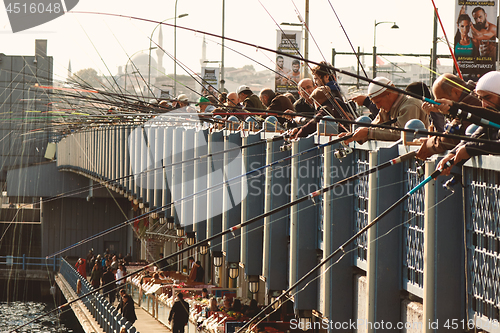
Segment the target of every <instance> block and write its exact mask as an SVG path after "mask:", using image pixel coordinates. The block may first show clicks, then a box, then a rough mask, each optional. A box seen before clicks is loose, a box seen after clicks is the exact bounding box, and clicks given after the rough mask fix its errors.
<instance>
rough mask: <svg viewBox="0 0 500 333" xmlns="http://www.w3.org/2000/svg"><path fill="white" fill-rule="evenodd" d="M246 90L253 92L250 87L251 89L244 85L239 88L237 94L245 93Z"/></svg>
mask: <svg viewBox="0 0 500 333" xmlns="http://www.w3.org/2000/svg"><path fill="white" fill-rule="evenodd" d="M246 90H250V91H252V89H250V87H249V86H245V85H242V86H239V87H238V89H237V90H236V93H237V94H240V93H242V92H244V91H246Z"/></svg>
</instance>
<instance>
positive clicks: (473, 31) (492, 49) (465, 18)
mask: <svg viewBox="0 0 500 333" xmlns="http://www.w3.org/2000/svg"><path fill="white" fill-rule="evenodd" d="M497 13H498V6H497V0H494V1H469V0H457V6H456V10H455V18H456V20H455V23H456V25H455V40H454V45H455V50H454V53H455V57H456V59H457V62H458V67H459V68H460V71H461V72H462V75H463V77H464V80H466V81H467V80H473V81H477V80H478V79H479V78H480V77H481V76H482V75H483V74H484V73H487V72H490V71H494V70H496V66H495V63H496V59H497V45H498V40H497V26H496V24H497Z"/></svg>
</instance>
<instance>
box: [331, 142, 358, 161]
mask: <svg viewBox="0 0 500 333" xmlns="http://www.w3.org/2000/svg"><path fill="white" fill-rule="evenodd" d="M342 145H343V146H344V147H342V148H339V149H336V150H335V152H334V153H333V156H335V157H336V158H338V159H339V160H341V159H343V158H345V157H346V156H347V155H349V154H352V152H353V150H352V148H351V147H349V146H348V145H346V144H345V143H344V142H342Z"/></svg>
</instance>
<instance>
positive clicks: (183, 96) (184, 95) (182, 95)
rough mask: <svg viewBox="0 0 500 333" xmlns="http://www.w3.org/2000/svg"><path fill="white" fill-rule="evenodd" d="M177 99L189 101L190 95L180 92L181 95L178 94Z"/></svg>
mask: <svg viewBox="0 0 500 333" xmlns="http://www.w3.org/2000/svg"><path fill="white" fill-rule="evenodd" d="M176 99H177V100H178V101H180V102H187V101H188V97H187V96H186V94H180V95H179V96H177V98H176Z"/></svg>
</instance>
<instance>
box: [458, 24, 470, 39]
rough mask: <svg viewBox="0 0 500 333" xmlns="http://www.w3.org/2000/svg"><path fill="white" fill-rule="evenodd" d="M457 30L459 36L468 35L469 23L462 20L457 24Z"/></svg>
mask: <svg viewBox="0 0 500 333" xmlns="http://www.w3.org/2000/svg"><path fill="white" fill-rule="evenodd" d="M458 30H459V31H460V34H461V35H462V36H463V35H468V34H469V30H470V21H469V20H462V21H460V22H458Z"/></svg>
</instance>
